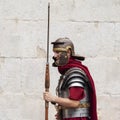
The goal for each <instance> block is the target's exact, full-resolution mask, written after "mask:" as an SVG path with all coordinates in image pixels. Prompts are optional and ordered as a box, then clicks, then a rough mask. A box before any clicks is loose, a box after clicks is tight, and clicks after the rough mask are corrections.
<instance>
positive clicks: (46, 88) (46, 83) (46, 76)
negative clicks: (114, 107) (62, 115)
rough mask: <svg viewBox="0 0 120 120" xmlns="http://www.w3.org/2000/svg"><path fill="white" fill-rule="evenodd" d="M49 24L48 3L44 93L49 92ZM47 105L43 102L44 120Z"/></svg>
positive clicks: (46, 116)
mask: <svg viewBox="0 0 120 120" xmlns="http://www.w3.org/2000/svg"><path fill="white" fill-rule="evenodd" d="M49 22H50V3H48V28H47V62H46V71H45V91H46V92H49V87H50V74H49ZM48 108H49V103H48V102H47V101H45V120H48Z"/></svg>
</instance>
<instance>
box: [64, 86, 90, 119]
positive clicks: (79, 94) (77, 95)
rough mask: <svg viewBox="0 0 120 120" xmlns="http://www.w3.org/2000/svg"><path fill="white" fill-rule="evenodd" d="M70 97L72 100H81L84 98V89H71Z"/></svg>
mask: <svg viewBox="0 0 120 120" xmlns="http://www.w3.org/2000/svg"><path fill="white" fill-rule="evenodd" d="M69 93H70V96H69V98H70V99H72V100H81V99H82V98H84V96H85V94H84V89H83V88H80V87H71V88H70V89H69ZM63 120H88V118H86V117H79V118H64V119H63Z"/></svg>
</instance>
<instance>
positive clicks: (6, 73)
mask: <svg viewBox="0 0 120 120" xmlns="http://www.w3.org/2000/svg"><path fill="white" fill-rule="evenodd" d="M48 2H50V4H51V13H50V14H51V15H50V16H51V18H50V42H51V41H54V40H56V39H57V38H59V37H69V38H70V39H71V40H72V41H73V43H74V45H75V51H76V53H77V54H80V55H84V56H85V57H86V61H85V62H84V64H85V65H87V66H88V67H89V70H90V72H91V75H92V76H93V78H94V81H95V86H96V91H97V101H98V115H99V120H118V119H120V116H119V115H120V109H119V106H120V102H119V101H120V85H119V80H120V75H119V74H120V1H119V0H103V1H101V0H50V1H47V0H0V120H43V119H45V118H44V100H43V91H44V79H45V75H44V74H45V64H46V42H47V7H48ZM52 55H53V53H52V46H50V55H49V56H50V59H49V63H50V79H51V84H50V86H51V87H50V91H51V92H52V93H53V94H55V86H56V85H57V79H58V77H59V73H58V72H57V69H56V68H53V67H52V65H51V64H52V62H53V61H52V59H51V58H52ZM56 76H57V77H56ZM55 113H56V111H55V109H54V106H52V105H51V104H50V105H49V119H50V120H55V118H54V114H55Z"/></svg>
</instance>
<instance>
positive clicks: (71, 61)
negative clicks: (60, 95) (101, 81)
mask: <svg viewBox="0 0 120 120" xmlns="http://www.w3.org/2000/svg"><path fill="white" fill-rule="evenodd" d="M73 67H78V68H80V69H82V70H83V71H84V72H85V73H86V75H87V76H88V78H89V81H90V84H91V88H92V89H91V90H90V104H91V107H90V116H91V119H90V120H98V119H97V102H96V91H95V86H94V81H93V79H92V77H91V75H90V72H89V70H88V68H87V67H86V66H84V65H82V63H81V62H80V61H79V60H76V59H74V58H70V59H69V62H68V63H67V64H66V65H64V66H59V67H58V71H59V72H60V74H65V72H66V71H67V70H68V69H70V68H73Z"/></svg>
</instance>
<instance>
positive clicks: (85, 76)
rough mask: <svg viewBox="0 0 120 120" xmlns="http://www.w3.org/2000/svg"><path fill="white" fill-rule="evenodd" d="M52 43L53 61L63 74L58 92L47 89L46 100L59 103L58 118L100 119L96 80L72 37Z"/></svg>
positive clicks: (77, 119) (67, 119)
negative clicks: (78, 53)
mask: <svg viewBox="0 0 120 120" xmlns="http://www.w3.org/2000/svg"><path fill="white" fill-rule="evenodd" d="M52 44H53V52H54V56H53V59H54V63H53V66H56V67H58V71H59V73H60V74H61V77H60V79H59V82H58V86H57V89H56V90H57V95H58V96H53V95H52V94H51V93H49V92H44V94H43V95H44V99H45V100H46V101H48V102H52V103H54V104H56V106H57V109H58V114H57V115H56V119H58V120H97V110H96V108H97V107H96V106H97V105H96V92H95V87H94V82H93V79H92V77H91V75H90V73H89V71H88V69H87V67H86V66H84V65H82V63H81V61H82V60H84V57H82V56H77V55H75V52H74V45H73V43H72V41H71V40H70V39H69V38H59V39H57V40H56V41H55V42H52Z"/></svg>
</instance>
